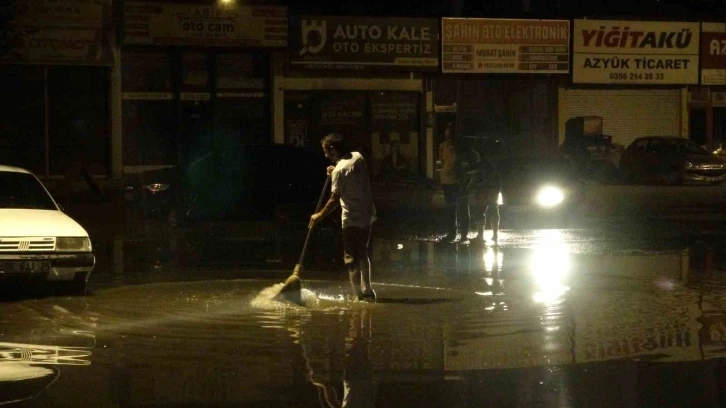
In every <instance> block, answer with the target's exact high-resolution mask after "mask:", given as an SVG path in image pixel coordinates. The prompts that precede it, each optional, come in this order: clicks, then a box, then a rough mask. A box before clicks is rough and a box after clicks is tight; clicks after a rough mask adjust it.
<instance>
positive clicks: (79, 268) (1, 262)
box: [0, 252, 96, 282]
mask: <svg viewBox="0 0 726 408" xmlns="http://www.w3.org/2000/svg"><path fill="white" fill-rule="evenodd" d="M95 266H96V257H95V256H94V255H93V253H91V252H82V253H63V254H59V253H49V254H39V253H34V254H29V253H27V252H26V253H3V254H0V279H2V278H12V277H19V276H23V275H25V276H32V277H33V278H35V279H38V280H45V281H79V280H82V281H84V282H85V281H87V280H88V277H89V276H90V275H91V272H93V268H94V267H95Z"/></svg>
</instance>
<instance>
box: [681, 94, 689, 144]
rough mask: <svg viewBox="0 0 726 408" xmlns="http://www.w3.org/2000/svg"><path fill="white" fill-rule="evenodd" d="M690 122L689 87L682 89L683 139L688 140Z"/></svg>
mask: <svg viewBox="0 0 726 408" xmlns="http://www.w3.org/2000/svg"><path fill="white" fill-rule="evenodd" d="M689 120H690V115H689V113H688V87H685V86H684V87H683V88H681V137H685V138H686V139H687V138H688V134H689Z"/></svg>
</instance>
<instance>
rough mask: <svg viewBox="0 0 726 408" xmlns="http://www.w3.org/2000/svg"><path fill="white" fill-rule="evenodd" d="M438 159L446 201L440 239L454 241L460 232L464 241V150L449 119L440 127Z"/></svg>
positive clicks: (466, 218)
mask: <svg viewBox="0 0 726 408" xmlns="http://www.w3.org/2000/svg"><path fill="white" fill-rule="evenodd" d="M439 159H440V160H441V163H442V168H441V186H442V188H443V190H444V200H445V202H446V208H445V211H446V212H445V220H446V221H445V222H446V235H445V236H444V237H443V238H441V242H447V243H451V242H455V241H457V239H458V235H459V234H460V235H461V238H460V243H462V244H468V243H469V238H468V235H469V226H470V222H471V214H470V212H469V191H468V190H469V187H470V183H469V181H470V180H469V177H468V174H467V173H466V167H467V165H468V163H467V154H466V149H464V148H463V146H462V144H461V143H460V141H459V140H458V137H457V135H456V129H455V128H454V124H453V123H449V124H447V125H446V129H445V130H444V141H443V142H442V143H441V144H440V145H439ZM457 231H458V234H457Z"/></svg>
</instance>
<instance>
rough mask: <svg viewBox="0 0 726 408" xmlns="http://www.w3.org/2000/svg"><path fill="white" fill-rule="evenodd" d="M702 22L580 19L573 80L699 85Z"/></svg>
mask: <svg viewBox="0 0 726 408" xmlns="http://www.w3.org/2000/svg"><path fill="white" fill-rule="evenodd" d="M699 33H700V25H699V23H686V22H655V21H651V22H642V21H614V20H607V21H606V20H575V30H574V36H573V38H574V58H573V59H574V61H573V75H572V76H573V82H575V83H591V84H674V85H683V84H697V83H698V52H699Z"/></svg>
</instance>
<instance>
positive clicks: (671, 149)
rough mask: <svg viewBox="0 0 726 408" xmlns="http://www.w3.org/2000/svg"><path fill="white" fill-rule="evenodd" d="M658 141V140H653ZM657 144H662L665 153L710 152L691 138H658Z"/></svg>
mask: <svg viewBox="0 0 726 408" xmlns="http://www.w3.org/2000/svg"><path fill="white" fill-rule="evenodd" d="M651 143H656V141H654V142H651ZM657 144H660V145H661V146H662V149H663V152H664V153H675V154H679V155H681V154H709V153H708V151H706V149H704V148H703V147H701V146H699V145H698V144H696V143H694V142H693V141H691V140H685V139H680V140H677V139H676V140H673V139H663V140H658V141H657Z"/></svg>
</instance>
